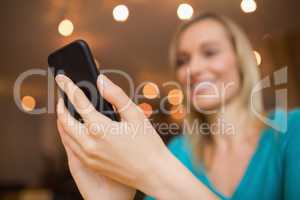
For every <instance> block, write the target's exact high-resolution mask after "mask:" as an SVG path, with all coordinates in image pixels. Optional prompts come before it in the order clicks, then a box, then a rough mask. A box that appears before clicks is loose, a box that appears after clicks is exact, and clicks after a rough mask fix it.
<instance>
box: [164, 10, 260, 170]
mask: <svg viewBox="0 0 300 200" xmlns="http://www.w3.org/2000/svg"><path fill="white" fill-rule="evenodd" d="M205 19H212V20H215V21H217V22H219V23H220V24H222V25H223V27H224V28H225V30H226V31H227V33H228V35H229V39H230V40H231V43H232V46H233V48H234V50H235V53H236V58H237V63H238V66H239V71H240V78H241V89H240V93H239V99H240V101H241V103H242V105H243V106H245V108H246V110H247V111H248V113H247V114H249V115H248V116H249V117H253V116H254V115H253V113H252V112H251V105H250V103H253V104H254V105H255V108H256V111H259V112H263V111H264V107H263V100H262V94H261V93H260V92H257V93H255V99H254V100H253V101H252V102H251V91H252V89H253V87H254V86H255V84H257V83H258V81H259V79H260V73H259V70H258V66H257V63H256V60H255V57H254V53H253V50H252V47H251V44H250V42H249V40H248V38H247V36H246V34H245V33H244V32H243V31H242V30H241V28H240V27H239V26H238V25H237V24H236V23H234V22H233V21H232V20H230V19H228V18H227V17H225V16H220V15H217V14H214V13H204V14H201V15H198V16H196V17H194V18H192V19H191V20H189V21H187V22H185V23H183V24H182V25H181V26H180V27H179V29H178V30H177V32H176V34H175V36H174V38H173V41H172V43H171V47H170V63H171V65H172V66H173V67H174V68H175V67H176V65H177V59H176V57H177V51H178V45H179V38H180V36H181V34H182V32H184V31H185V30H186V29H188V28H189V27H190V26H192V25H193V24H195V23H197V22H200V21H202V20H205ZM185 120H186V122H187V123H188V124H189V125H190V127H191V126H192V123H193V122H194V121H195V120H200V123H201V122H207V116H205V115H204V114H201V113H199V112H198V111H196V110H195V109H191V111H190V113H187V115H186V119H185ZM193 131H194V132H193V133H188V134H187V135H188V139H189V142H190V144H191V146H192V148H193V149H192V151H193V155H194V161H197V162H196V163H199V161H200V162H201V161H203V164H205V165H206V163H205V161H204V154H203V150H204V148H205V146H206V145H207V144H208V142H209V141H210V140H211V134H210V133H206V134H203V132H201V131H200V132H199V130H198V129H196V130H193Z"/></svg>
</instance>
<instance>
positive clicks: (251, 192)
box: [145, 109, 300, 200]
mask: <svg viewBox="0 0 300 200" xmlns="http://www.w3.org/2000/svg"><path fill="white" fill-rule="evenodd" d="M267 119H268V125H269V126H268V127H267V128H265V129H263V130H262V132H261V136H260V140H259V143H258V145H257V148H256V150H255V152H254V154H253V156H252V158H251V159H250V161H249V164H248V167H247V169H246V171H245V173H244V175H243V177H242V179H241V181H240V183H239V184H238V186H237V188H236V189H235V191H234V193H233V195H232V196H231V197H228V196H225V195H224V194H222V193H221V192H219V191H218V190H217V189H216V188H215V187H214V185H213V184H212V182H211V181H210V180H209V178H208V176H207V175H206V172H205V169H204V168H203V167H198V168H195V165H193V163H192V152H191V146H190V144H189V143H188V141H187V139H186V137H185V136H183V135H182V136H177V137H175V138H173V139H172V140H171V142H170V143H169V145H168V147H169V149H170V151H171V152H172V153H173V154H174V155H175V156H176V157H177V158H178V159H179V160H180V161H181V162H182V163H183V164H184V165H185V166H186V167H187V168H188V169H189V170H190V171H191V172H192V173H193V174H194V176H196V177H197V178H198V179H199V181H201V182H202V183H203V184H204V185H206V186H207V187H208V188H209V189H210V190H211V191H212V192H213V193H215V194H216V195H217V196H218V197H219V198H220V199H222V200H240V199H243V200H253V199H259V200H264V199H266V200H269V199H270V200H279V199H284V200H300V110H296V109H295V110H292V111H290V112H288V113H287V112H285V111H283V110H276V111H275V112H272V113H270V114H269V117H268V118H267ZM298 184H299V185H298ZM152 199H153V198H151V197H146V198H145V200H152Z"/></svg>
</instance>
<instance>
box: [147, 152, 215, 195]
mask: <svg viewBox="0 0 300 200" xmlns="http://www.w3.org/2000/svg"><path fill="white" fill-rule="evenodd" d="M153 163H154V164H153V169H152V170H151V171H152V172H153V174H149V176H148V180H147V182H146V183H148V184H149V185H148V186H145V189H144V192H145V193H147V194H148V195H150V196H153V197H155V198H156V199H165V200H169V199H170V200H177V199H178V200H181V199H205V200H213V199H218V198H217V197H216V196H215V195H214V194H213V193H212V192H211V191H210V190H209V189H208V188H207V187H206V186H205V185H203V184H202V183H201V182H200V181H199V180H198V179H197V178H196V177H195V176H194V175H193V174H192V173H191V172H190V171H189V170H188V169H187V168H186V167H185V166H184V165H183V164H182V163H181V162H180V161H179V160H177V158H176V157H175V156H173V154H171V153H170V152H168V153H167V155H166V156H165V158H161V160H160V161H159V160H157V161H156V162H155V161H153Z"/></svg>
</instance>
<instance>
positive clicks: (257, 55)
mask: <svg viewBox="0 0 300 200" xmlns="http://www.w3.org/2000/svg"><path fill="white" fill-rule="evenodd" d="M253 53H254V56H255V59H256V63H257V65H258V66H259V65H260V64H261V61H262V59H261V55H260V54H259V53H258V52H257V51H253Z"/></svg>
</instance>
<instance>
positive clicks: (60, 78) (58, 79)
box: [55, 74, 64, 87]
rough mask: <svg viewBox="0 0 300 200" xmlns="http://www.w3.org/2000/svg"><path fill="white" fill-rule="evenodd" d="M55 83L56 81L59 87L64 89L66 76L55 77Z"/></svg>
mask: <svg viewBox="0 0 300 200" xmlns="http://www.w3.org/2000/svg"><path fill="white" fill-rule="evenodd" d="M55 81H56V83H57V84H58V86H59V87H62V86H63V83H64V75H61V74H58V75H57V76H56V77H55Z"/></svg>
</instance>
